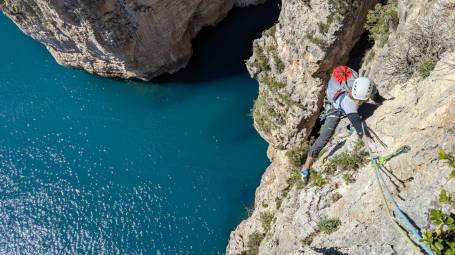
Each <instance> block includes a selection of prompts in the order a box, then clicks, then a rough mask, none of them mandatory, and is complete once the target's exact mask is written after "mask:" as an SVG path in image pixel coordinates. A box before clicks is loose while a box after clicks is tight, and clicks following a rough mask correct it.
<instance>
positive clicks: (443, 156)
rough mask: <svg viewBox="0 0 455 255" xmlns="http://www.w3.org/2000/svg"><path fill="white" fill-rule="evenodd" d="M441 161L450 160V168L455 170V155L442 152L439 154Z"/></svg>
mask: <svg viewBox="0 0 455 255" xmlns="http://www.w3.org/2000/svg"><path fill="white" fill-rule="evenodd" d="M438 158H439V160H448V161H449V166H450V167H454V168H455V155H454V154H453V153H450V152H446V151H444V150H440V151H439V153H438Z"/></svg>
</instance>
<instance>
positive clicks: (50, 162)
mask: <svg viewBox="0 0 455 255" xmlns="http://www.w3.org/2000/svg"><path fill="white" fill-rule="evenodd" d="M278 11H279V10H278V6H277V1H269V2H268V3H267V4H266V5H263V6H259V7H252V8H245V9H235V10H233V11H232V12H231V13H230V15H229V16H228V18H226V19H225V20H224V21H223V22H222V23H220V24H219V25H218V26H217V27H215V28H213V27H211V28H204V30H203V31H202V33H201V34H200V36H198V37H197V38H196V40H195V47H194V49H195V53H194V54H195V55H194V58H193V59H192V61H191V63H190V65H189V67H188V68H186V69H184V70H182V71H181V72H179V73H177V74H175V75H165V76H163V77H160V78H159V79H156V80H154V81H152V82H140V81H123V80H117V79H107V78H102V77H97V76H95V75H90V74H88V73H86V72H84V71H80V70H73V69H69V68H64V67H61V66H59V65H58V64H56V63H55V61H54V59H53V58H52V57H51V56H50V54H49V53H48V52H47V50H46V49H45V48H44V46H42V45H41V44H39V43H37V42H35V41H34V40H32V39H31V38H29V37H27V36H26V35H24V34H23V33H22V32H21V31H20V30H19V29H18V28H17V27H16V26H15V25H14V24H13V23H12V22H11V21H10V20H9V19H7V18H6V17H5V16H3V15H2V14H0V32H1V33H0V254H223V253H224V251H225V247H226V244H227V241H228V238H229V233H230V231H232V230H233V229H234V228H235V227H236V225H237V224H239V223H240V221H241V220H242V218H243V217H245V214H246V208H247V207H249V206H251V204H252V203H253V199H254V191H255V188H256V187H257V186H258V184H259V181H260V177H261V174H262V173H263V171H264V169H265V168H266V167H267V165H268V160H267V158H266V147H267V145H266V143H265V142H264V141H263V140H262V139H261V138H260V137H259V135H258V134H257V133H256V131H255V130H254V128H253V123H252V118H251V116H250V109H251V107H252V104H253V100H254V99H255V97H256V95H257V90H258V88H257V87H258V84H257V82H256V81H255V80H252V79H250V78H249V75H248V73H247V72H246V69H245V67H244V60H245V59H247V58H248V57H249V55H250V54H251V43H252V40H253V39H254V38H257V37H259V36H260V33H261V31H262V30H264V29H266V28H267V27H269V26H271V25H272V24H273V23H274V22H276V20H277V15H278Z"/></svg>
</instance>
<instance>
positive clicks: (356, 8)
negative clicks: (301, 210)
mask: <svg viewBox="0 0 455 255" xmlns="http://www.w3.org/2000/svg"><path fill="white" fill-rule="evenodd" d="M316 2H317V3H316ZM376 2H377V1H375V0H369V1H357V0H352V1H333V0H329V1H314V2H310V1H287V0H284V1H283V2H282V10H281V14H280V18H279V22H278V23H277V24H276V25H275V26H274V27H272V28H271V29H269V30H268V31H266V32H264V33H263V37H262V38H260V39H258V40H256V41H255V42H254V45H253V47H254V48H253V51H254V52H253V56H252V57H251V58H250V59H249V60H248V62H247V67H248V70H249V71H250V73H251V74H252V76H253V77H254V78H256V79H257V80H258V81H259V82H260V89H259V96H258V99H257V101H256V104H255V106H254V109H253V114H254V124H255V127H256V129H257V130H258V131H259V133H260V134H261V136H262V137H263V138H264V139H265V140H267V141H268V142H269V143H270V144H271V145H272V146H273V147H275V148H278V149H289V148H292V147H295V146H297V145H299V144H300V143H302V141H304V140H306V139H307V138H308V136H309V134H310V131H311V129H312V128H313V126H314V124H315V122H316V119H317V115H318V114H317V113H318V112H319V110H320V108H321V105H322V101H323V98H324V93H325V86H324V84H325V83H326V82H327V80H328V74H329V72H330V71H331V70H332V69H333V67H335V66H336V65H339V64H341V63H344V62H346V61H347V58H348V55H349V53H350V51H351V49H352V47H353V46H354V45H355V43H356V42H357V40H358V39H359V38H360V36H361V34H362V33H363V22H364V21H365V19H366V15H367V12H368V10H369V9H371V8H372V7H373V5H374V4H375V3H376Z"/></svg>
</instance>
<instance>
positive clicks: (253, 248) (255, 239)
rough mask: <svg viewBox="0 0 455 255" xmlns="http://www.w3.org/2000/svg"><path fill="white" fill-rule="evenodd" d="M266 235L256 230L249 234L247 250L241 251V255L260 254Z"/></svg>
mask: <svg viewBox="0 0 455 255" xmlns="http://www.w3.org/2000/svg"><path fill="white" fill-rule="evenodd" d="M264 237H265V235H264V234H261V233H259V232H258V231H255V232H254V233H252V234H250V235H249V236H248V242H247V248H248V249H247V250H246V251H243V252H241V253H240V254H239V255H257V254H259V246H260V245H261V242H262V240H263V239H264Z"/></svg>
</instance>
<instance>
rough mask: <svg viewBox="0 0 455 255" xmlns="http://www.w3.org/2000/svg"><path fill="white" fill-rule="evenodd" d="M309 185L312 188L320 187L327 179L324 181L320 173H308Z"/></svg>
mask: <svg viewBox="0 0 455 255" xmlns="http://www.w3.org/2000/svg"><path fill="white" fill-rule="evenodd" d="M309 181H310V184H311V185H313V186H318V187H322V186H323V185H324V184H327V179H325V178H324V177H323V176H322V174H321V173H320V172H316V171H310V179H309Z"/></svg>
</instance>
